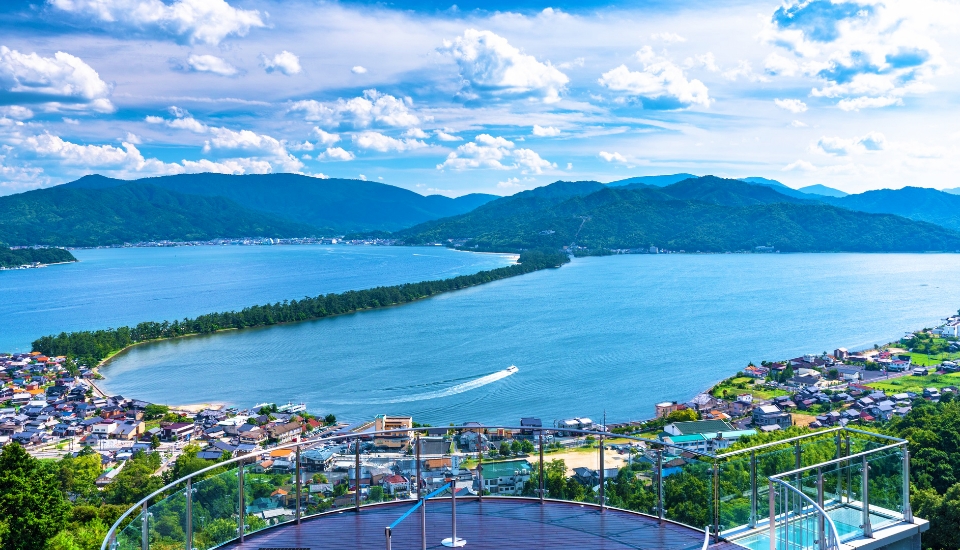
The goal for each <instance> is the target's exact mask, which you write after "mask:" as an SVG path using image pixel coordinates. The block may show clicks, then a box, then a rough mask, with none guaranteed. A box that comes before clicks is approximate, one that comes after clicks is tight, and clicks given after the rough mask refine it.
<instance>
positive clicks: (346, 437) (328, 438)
mask: <svg viewBox="0 0 960 550" xmlns="http://www.w3.org/2000/svg"><path fill="white" fill-rule="evenodd" d="M432 428H433V429H437V428H439V429H446V430H462V431H465V432H472V431H476V430H489V429H494V430H501V429H502V430H533V431H540V432H555V433H556V432H560V433H566V434H577V435H584V436H590V435H592V436H599V437H604V438H617V439H630V440H633V441H637V442H640V443H644V444H646V445H650V446H652V447H658V448H661V449H667V448H673V449H678V450H680V451H682V452H689V453H691V454H695V455H697V456H698V457H703V458H707V459H711V460H712V459H714V458H715V457H714V455H711V454H708V453H701V452H698V451H690V450H687V449H682V448H681V447H678V446H676V445H671V444H669V443H664V442H662V441H656V440H651V439H646V438H642V437H637V436H632V435H620V434H613V433H611V432H598V431H594V430H580V429H574V428H554V427H534V426H488V425H483V426H449V427H447V426H436V427H432ZM428 429H431V428H397V429H392V430H372V431H364V432H358V433H349V434H343V435H320V436H316V437H314V438H311V439H308V440H303V441H297V442H294V443H286V444H284V445H278V446H276V447H270V448H265V449H255V450H254V451H251V452H250V453H247V454H245V455H241V456H238V457H234V458H231V459H229V460H225V461H223V462H218V463H216V464H213V465H211V466H208V467H206V468H203V469H202V470H197V471H196V472H193V473H191V474H189V475H186V476H184V477H182V478H180V479H176V480H174V481H171V482H170V483H168V484H166V485H164V486H163V487H161V488H159V489H157V490H156V491H154V492H152V493H150V494H149V495H147V496H145V497H143V498H142V499H140V500H139V501H137V502H136V504H133V505H132V506H130V508H129V509H127V511H125V512H124V513H123V514H121V515H120V517H119V518H118V519H117V521H116V522H114V524H113V525H112V526H110V530H109V531H107V535H106V536H105V537H104V539H103V543H102V544H101V545H100V550H107V545H108V544H109V542H110V541H111V540H113V537H114V536H115V535H116V531H117V528H118V527H119V526H120V524H121V523H123V521H124V520H125V519H127V517H128V516H129V515H130V514H131V513H132V512H133V511H134V510H136V509H138V508H140V507H141V506H143V504H144V503H147V502H149V501H150V500H151V499H153V498H154V497H156V496H158V495H161V494H163V493H165V492H167V491H168V490H169V489H171V488H173V487H175V486H177V485H179V484H181V483H184V482H186V481H187V480H190V479H193V478H194V477H197V476H201V475H203V474H205V473H207V472H210V471H212V470H216V469H218V468H222V467H224V466H226V465H229V464H233V463H242V462H245V461H247V462H250V461H252V459H253V458H255V457H257V456H260V455H262V454H264V453H269V452H273V451H277V450H282V449H295V448H297V447H301V448H302V447H304V446H311V445H317V444H321V443H337V442H349V441H351V440H359V439H368V438H373V437H376V436H379V435H391V434H393V435H396V434H410V433H419V432H424V431H427V430H428Z"/></svg>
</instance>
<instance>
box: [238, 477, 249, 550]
mask: <svg viewBox="0 0 960 550" xmlns="http://www.w3.org/2000/svg"><path fill="white" fill-rule="evenodd" d="M243 462H244V461H243V460H241V461H240V462H238V463H237V464H239V466H240V468H239V470H238V471H237V485H238V487H237V501H238V502H237V505H238V509H237V515H238V516H239V520H238V521H237V523H238V524H239V525H238V527H239V529H240V542H243V536H244V530H245V529H246V525H244V523H246V519H247V503H246V502H245V497H244V496H243V470H244V467H243Z"/></svg>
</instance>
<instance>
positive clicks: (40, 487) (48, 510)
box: [0, 443, 70, 550]
mask: <svg viewBox="0 0 960 550" xmlns="http://www.w3.org/2000/svg"><path fill="white" fill-rule="evenodd" d="M69 513H70V502H69V501H67V500H66V499H65V498H64V496H63V493H62V492H61V491H60V480H59V479H58V478H57V467H56V465H55V464H51V463H42V462H40V461H39V460H37V459H35V458H33V457H31V456H30V455H28V454H27V453H26V451H24V450H23V448H22V447H20V445H17V444H16V443H12V444H10V445H7V446H6V447H4V448H3V451H2V452H0V518H2V520H3V522H4V523H5V524H6V525H5V528H6V529H8V530H9V532H8V533H7V534H6V535H5V536H4V537H3V540H2V543H0V549H2V550H42V549H43V547H44V545H45V544H46V542H47V540H48V539H50V538H51V537H53V536H54V535H56V534H57V532H58V531H60V529H61V528H63V526H64V525H65V524H66V522H67V518H68V516H69Z"/></svg>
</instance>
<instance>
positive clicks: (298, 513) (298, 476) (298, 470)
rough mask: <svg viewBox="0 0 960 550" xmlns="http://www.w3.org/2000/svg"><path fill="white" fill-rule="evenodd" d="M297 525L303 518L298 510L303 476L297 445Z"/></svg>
mask: <svg viewBox="0 0 960 550" xmlns="http://www.w3.org/2000/svg"><path fill="white" fill-rule="evenodd" d="M296 472H297V525H300V518H301V517H302V516H303V512H302V511H301V510H300V500H301V498H302V493H303V475H302V473H301V472H300V446H299V445H297V468H296Z"/></svg>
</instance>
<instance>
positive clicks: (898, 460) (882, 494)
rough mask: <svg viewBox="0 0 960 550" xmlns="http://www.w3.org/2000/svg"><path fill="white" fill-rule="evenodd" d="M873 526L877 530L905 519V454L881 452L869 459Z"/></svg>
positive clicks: (893, 451) (892, 450)
mask: <svg viewBox="0 0 960 550" xmlns="http://www.w3.org/2000/svg"><path fill="white" fill-rule="evenodd" d="M867 463H868V468H869V469H868V474H869V477H868V487H869V495H870V498H869V501H870V509H871V524H872V526H873V527H874V528H875V529H876V528H880V527H883V526H886V525H891V524H894V523H898V522H900V521H902V519H903V452H902V451H901V449H899V448H897V449H891V450H888V451H881V452H878V453H876V454H875V455H869V456H868V457H867Z"/></svg>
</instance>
